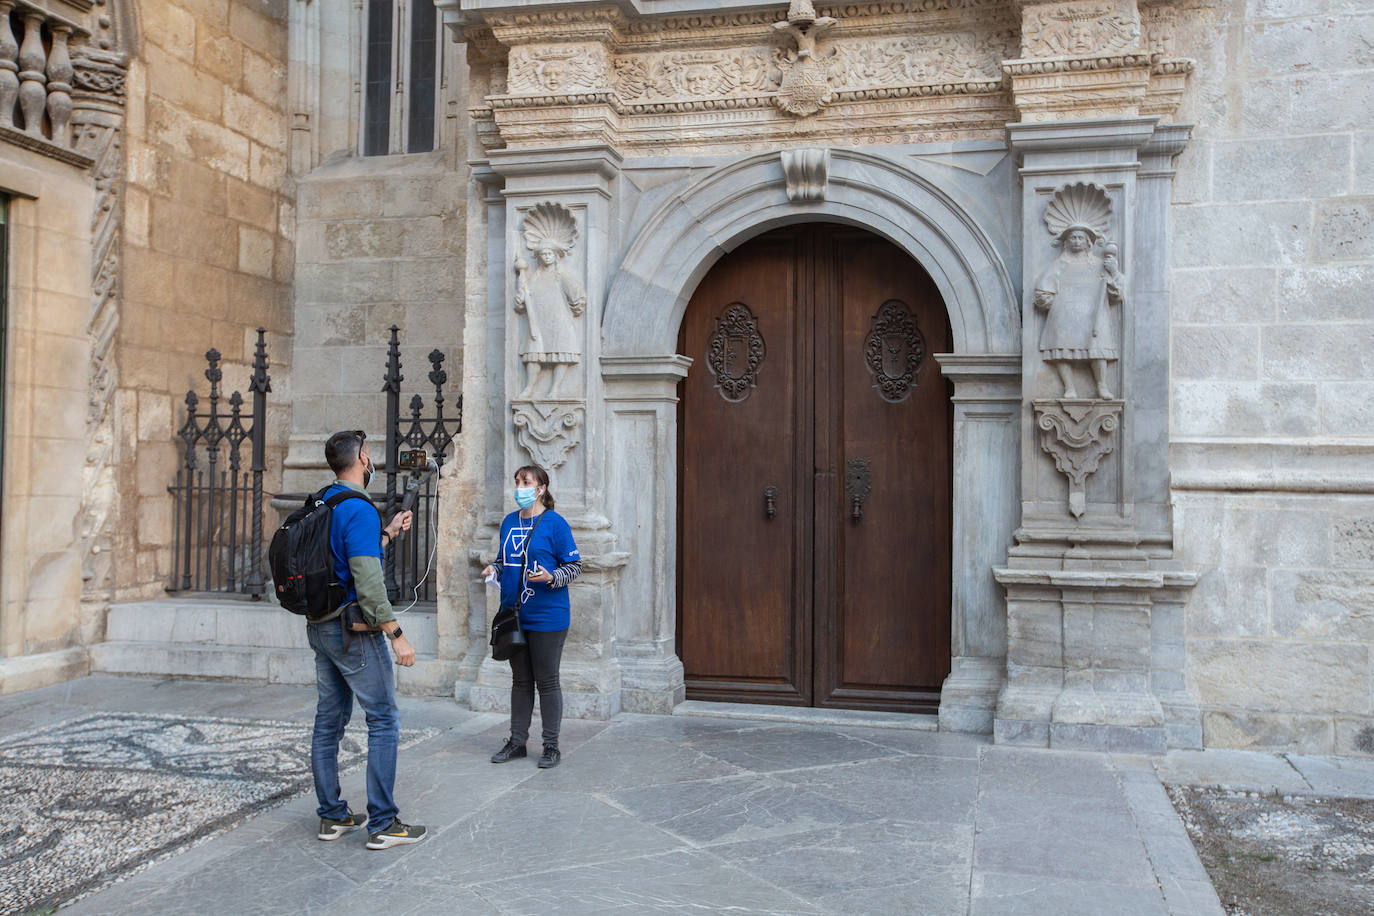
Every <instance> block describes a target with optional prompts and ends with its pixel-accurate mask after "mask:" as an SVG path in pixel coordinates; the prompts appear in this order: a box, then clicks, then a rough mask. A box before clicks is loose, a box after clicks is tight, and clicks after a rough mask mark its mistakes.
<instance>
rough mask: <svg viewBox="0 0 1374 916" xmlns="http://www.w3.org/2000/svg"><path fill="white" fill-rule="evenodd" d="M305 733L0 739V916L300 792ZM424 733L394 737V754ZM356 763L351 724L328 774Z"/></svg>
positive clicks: (264, 724) (148, 721) (162, 725)
mask: <svg viewBox="0 0 1374 916" xmlns="http://www.w3.org/2000/svg"><path fill="white" fill-rule="evenodd" d="M359 718H361V717H359ZM310 732H311V727H310V725H309V724H308V723H307V724H302V723H300V722H278V721H263V720H250V719H229V718H215V717H209V716H184V715H158V714H150V713H137V712H112V713H103V712H102V713H94V714H91V715H85V716H80V717H77V718H73V719H70V720H67V721H64V722H60V723H57V724H55V725H49V726H47V727H44V728H39V729H35V730H33V731H29V732H24V733H21V734H16V735H9V736H6V738H5V741H4V744H3V746H0V824H4V825H7V826H6V827H5V828H4V829H3V831H0V849H3V850H4V852H3V853H2V854H0V913H26V912H30V911H33V910H40V911H41V910H43V909H46V908H50V907H54V906H57V905H58V904H60V903H63V902H66V901H69V900H72V899H74V898H77V897H80V896H83V895H85V894H88V893H90V892H92V891H94V890H97V889H99V888H101V887H104V886H106V885H108V884H110V883H112V882H114V881H117V880H120V879H122V878H124V877H126V876H128V875H129V874H131V873H133V872H134V871H137V870H139V869H141V868H142V867H144V866H146V865H148V864H150V863H152V862H156V861H158V860H160V859H163V858H166V857H167V856H170V855H173V854H175V853H176V852H178V851H180V850H182V849H184V848H186V847H187V846H190V845H192V844H195V843H197V842H199V841H201V840H204V839H207V838H209V837H211V836H214V835H216V834H219V833H222V832H224V831H226V830H228V829H230V828H231V827H234V826H235V825H237V824H239V823H240V822H242V821H244V820H246V819H248V818H249V817H252V816H253V815H255V814H258V813H259V812H262V811H264V810H266V809H268V808H272V807H275V806H276V805H279V804H282V803H284V802H286V801H287V800H289V799H291V798H292V797H294V796H296V795H299V794H301V793H302V792H306V791H309V790H310V789H311V777H310ZM435 734H437V731H435V730H433V729H402V732H401V747H402V748H405V747H409V746H412V745H414V744H416V743H417V742H419V741H423V740H425V739H426V738H429V737H432V736H433V735H435ZM366 759H367V735H366V725H364V724H362V723H361V722H357V721H355V722H354V723H353V724H352V725H351V726H350V727H349V730H348V732H347V733H346V734H345V737H344V739H343V741H342V742H341V744H340V748H339V766H340V769H341V770H346V769H350V768H354V767H359V766H361V765H362V764H363V763H365V762H366Z"/></svg>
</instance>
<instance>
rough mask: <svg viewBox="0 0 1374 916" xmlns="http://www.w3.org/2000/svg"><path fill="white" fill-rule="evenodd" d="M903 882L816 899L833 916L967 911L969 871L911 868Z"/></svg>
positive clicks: (928, 915)
mask: <svg viewBox="0 0 1374 916" xmlns="http://www.w3.org/2000/svg"><path fill="white" fill-rule="evenodd" d="M908 871H909V872H910V874H909V877H911V878H913V879H914V880H910V881H904V882H902V883H900V884H892V885H887V886H884V887H873V888H867V887H862V888H852V889H850V890H846V891H842V892H840V893H837V894H826V895H825V896H822V897H818V898H816V905H817V906H819V907H821V908H822V909H824V910H825V911H827V912H830V913H843V914H846V916H849V914H855V913H863V914H865V916H937V914H938V916H948V914H963V913H964V912H966V911H967V909H968V895H969V871H968V869H967V868H963V867H956V868H925V869H922V868H911V867H910V866H908Z"/></svg>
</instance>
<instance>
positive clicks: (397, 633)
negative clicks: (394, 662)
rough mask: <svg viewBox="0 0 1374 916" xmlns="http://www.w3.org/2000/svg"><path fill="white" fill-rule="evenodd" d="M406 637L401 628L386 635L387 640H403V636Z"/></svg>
mask: <svg viewBox="0 0 1374 916" xmlns="http://www.w3.org/2000/svg"><path fill="white" fill-rule="evenodd" d="M404 635H405V634H404V633H402V632H401V628H400V627H397V628H396V629H394V630H392V631H391V632H390V633H388V634H386V638H387V639H400V638H401V637H402V636H404Z"/></svg>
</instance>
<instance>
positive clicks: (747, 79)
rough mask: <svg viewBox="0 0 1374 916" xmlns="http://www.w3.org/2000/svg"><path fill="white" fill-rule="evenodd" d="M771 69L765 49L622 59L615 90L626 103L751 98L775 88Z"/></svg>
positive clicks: (698, 52) (619, 61)
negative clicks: (747, 96) (657, 100)
mask: <svg viewBox="0 0 1374 916" xmlns="http://www.w3.org/2000/svg"><path fill="white" fill-rule="evenodd" d="M769 68H770V62H769V57H768V54H767V53H766V52H765V51H763V50H762V49H754V50H748V51H744V52H742V53H736V52H726V51H696V52H686V53H684V52H678V53H671V54H653V55H646V56H643V57H621V58H617V59H616V62H615V81H614V88H615V91H616V95H617V96H619V97H620V100H621V101H623V102H640V101H646V100H655V99H704V98H725V97H729V96H739V95H749V94H753V93H758V92H763V91H765V90H767V89H769V88H771V87H772V85H773V84H774V82H775V81H774V80H772V79H771V78H770V73H769Z"/></svg>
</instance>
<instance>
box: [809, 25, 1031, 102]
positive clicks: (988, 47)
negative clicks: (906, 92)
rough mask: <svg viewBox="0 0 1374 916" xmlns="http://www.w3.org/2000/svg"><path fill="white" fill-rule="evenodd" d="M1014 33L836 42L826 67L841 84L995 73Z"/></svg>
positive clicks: (981, 77)
mask: <svg viewBox="0 0 1374 916" xmlns="http://www.w3.org/2000/svg"><path fill="white" fill-rule="evenodd" d="M1016 37H1017V36H1016V33H1015V32H1014V31H1010V30H1003V31H999V32H960V33H957V34H953V35H913V36H908V37H903V38H885V39H873V40H864V41H850V42H844V43H841V42H836V43H835V55H834V56H833V57H832V58H830V60H829V62H828V70H829V72H830V78H831V80H832V82H834V83H835V85H837V86H842V87H846V88H849V87H855V88H859V87H878V86H883V87H896V86H919V85H924V84H928V83H934V82H939V83H952V82H962V81H966V80H989V79H1000V78H1001V72H1000V62H1001V61H1002V60H1003V59H1005V58H1006V57H1008V56H1010V55H1011V54H1012V53H1014V51H1015V47H1016Z"/></svg>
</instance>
